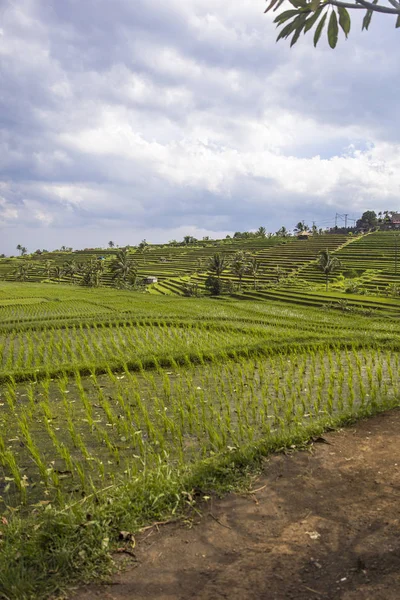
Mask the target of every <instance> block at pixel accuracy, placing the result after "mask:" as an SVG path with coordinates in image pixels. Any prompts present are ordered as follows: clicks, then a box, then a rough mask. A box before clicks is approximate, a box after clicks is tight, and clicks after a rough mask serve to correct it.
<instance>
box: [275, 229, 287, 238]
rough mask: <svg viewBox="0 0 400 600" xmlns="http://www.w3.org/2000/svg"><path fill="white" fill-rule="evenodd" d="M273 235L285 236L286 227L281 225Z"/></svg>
mask: <svg viewBox="0 0 400 600" xmlns="http://www.w3.org/2000/svg"><path fill="white" fill-rule="evenodd" d="M275 235H277V236H278V237H287V236H288V230H287V229H286V227H281V228H280V229H278V231H277V232H276V234H275Z"/></svg>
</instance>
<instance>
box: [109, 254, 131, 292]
mask: <svg viewBox="0 0 400 600" xmlns="http://www.w3.org/2000/svg"><path fill="white" fill-rule="evenodd" d="M128 256H129V254H128V249H127V248H122V249H121V250H119V251H118V252H117V256H116V257H115V258H114V260H113V261H112V263H111V271H112V273H113V279H114V280H116V281H117V282H123V283H124V284H126V283H127V282H128V280H129V279H130V280H131V281H132V280H134V281H133V283H136V277H137V265H136V263H134V262H132V261H131V262H129V259H128Z"/></svg>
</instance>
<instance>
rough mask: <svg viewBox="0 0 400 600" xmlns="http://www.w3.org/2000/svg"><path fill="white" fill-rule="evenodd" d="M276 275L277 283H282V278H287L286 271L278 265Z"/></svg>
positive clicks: (275, 270)
mask: <svg viewBox="0 0 400 600" xmlns="http://www.w3.org/2000/svg"><path fill="white" fill-rule="evenodd" d="M274 274H275V277H276V283H280V281H281V279H282V277H285V275H286V271H285V269H282V267H280V266H279V265H276V267H275V269H274Z"/></svg>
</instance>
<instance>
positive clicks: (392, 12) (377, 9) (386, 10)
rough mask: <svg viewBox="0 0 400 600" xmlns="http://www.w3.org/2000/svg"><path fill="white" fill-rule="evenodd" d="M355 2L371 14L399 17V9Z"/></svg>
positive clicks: (362, 0)
mask: <svg viewBox="0 0 400 600" xmlns="http://www.w3.org/2000/svg"><path fill="white" fill-rule="evenodd" d="M356 2H357V4H361V6H362V7H364V8H366V9H367V10H372V12H380V13H385V14H388V15H400V8H389V6H381V5H380V4H372V2H367V0H356ZM331 4H332V2H331Z"/></svg>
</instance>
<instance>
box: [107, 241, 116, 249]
mask: <svg viewBox="0 0 400 600" xmlns="http://www.w3.org/2000/svg"><path fill="white" fill-rule="evenodd" d="M114 246H115V244H114V242H113V241H112V240H110V241H109V242H108V247H109V248H114Z"/></svg>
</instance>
